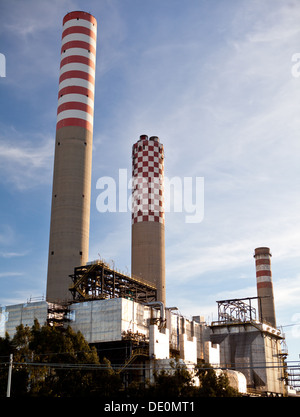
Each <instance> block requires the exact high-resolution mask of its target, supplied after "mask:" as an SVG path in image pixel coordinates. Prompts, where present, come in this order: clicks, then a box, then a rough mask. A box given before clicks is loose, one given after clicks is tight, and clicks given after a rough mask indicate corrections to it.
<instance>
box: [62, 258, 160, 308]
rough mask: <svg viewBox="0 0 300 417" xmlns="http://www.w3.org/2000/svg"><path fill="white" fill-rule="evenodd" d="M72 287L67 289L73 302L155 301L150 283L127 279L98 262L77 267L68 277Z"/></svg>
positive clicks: (153, 289)
mask: <svg viewBox="0 0 300 417" xmlns="http://www.w3.org/2000/svg"><path fill="white" fill-rule="evenodd" d="M70 277H71V278H72V281H73V285H72V286H71V287H70V288H69V290H70V291H71V293H72V296H73V300H74V301H88V300H103V299H107V298H121V297H122V298H128V299H131V300H133V301H137V302H150V301H156V300H157V289H156V286H155V285H154V284H152V283H149V282H147V281H145V280H143V279H140V278H137V277H129V276H127V275H124V274H123V273H121V272H118V271H116V270H114V269H111V267H110V266H109V265H108V264H106V263H105V262H102V261H98V262H95V263H93V264H88V265H83V266H79V267H77V268H75V269H74V274H73V275H70Z"/></svg>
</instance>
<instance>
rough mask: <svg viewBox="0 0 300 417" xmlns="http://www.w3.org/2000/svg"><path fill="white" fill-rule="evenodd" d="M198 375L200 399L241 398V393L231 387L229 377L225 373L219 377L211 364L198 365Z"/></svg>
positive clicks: (197, 392)
mask: <svg viewBox="0 0 300 417" xmlns="http://www.w3.org/2000/svg"><path fill="white" fill-rule="evenodd" d="M196 375H197V377H198V378H199V382H200V387H199V388H198V389H197V391H196V394H197V395H198V396H200V397H236V396H239V393H238V392H237V391H236V390H235V389H234V388H232V387H231V386H230V385H229V380H228V377H227V376H226V375H225V374H223V373H221V374H220V375H217V374H216V371H215V370H214V369H213V368H212V367H211V365H209V364H203V365H201V364H198V366H197V370H196Z"/></svg>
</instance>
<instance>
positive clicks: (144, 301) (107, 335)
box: [0, 11, 288, 396]
mask: <svg viewBox="0 0 300 417" xmlns="http://www.w3.org/2000/svg"><path fill="white" fill-rule="evenodd" d="M96 40H97V22H96V19H95V18H94V17H93V16H92V15H90V14H89V13H85V12H79V11H74V12H71V13H68V14H67V15H66V16H65V17H64V19H63V30H62V46H61V62H60V76H59V88H58V109H57V125H56V138H55V158H54V173H53V191H52V208H51V225H50V241H49V260H48V276H47V292H46V300H42V301H31V302H27V303H25V304H17V305H10V306H5V307H0V337H4V335H5V333H6V332H8V334H9V335H10V336H13V335H14V333H15V331H16V326H18V325H19V324H21V323H22V324H24V325H28V326H32V325H33V323H34V320H35V319H37V320H38V321H39V322H40V323H41V324H44V323H49V324H51V325H56V326H66V325H70V326H71V327H72V328H73V329H74V330H75V331H80V332H81V333H82V334H83V336H84V337H85V339H86V340H87V342H88V343H90V344H91V345H93V346H95V347H96V348H97V351H98V353H99V355H100V356H102V357H106V358H108V359H109V360H110V361H111V363H112V366H113V367H114V368H115V369H116V371H117V372H118V373H120V374H121V375H122V378H123V381H124V384H128V383H130V382H131V381H133V380H136V381H138V382H145V381H146V380H150V381H151V380H152V378H153V372H154V371H155V370H159V369H164V368H169V367H170V363H171V361H172V360H174V358H179V359H180V361H181V362H182V363H184V364H186V366H187V368H188V369H189V370H190V371H191V372H193V369H194V368H195V366H196V365H197V363H199V362H200V363H203V364H210V365H211V366H213V367H215V369H216V371H217V372H225V373H226V374H227V376H228V378H229V381H230V383H231V384H232V386H233V387H234V388H236V389H237V390H239V391H240V393H242V394H244V395H274V396H277V395H278V396H283V395H287V393H288V386H287V375H286V365H285V359H286V355H287V351H286V348H285V338H284V334H283V333H282V331H281V330H280V329H279V328H278V327H277V324H276V316H275V306H274V294H273V285H272V273H271V253H270V249H269V248H267V247H262V248H256V249H255V252H254V259H255V266H256V283H257V295H256V296H255V297H248V298H247V297H246V296H247V295H245V298H242V299H229V300H219V301H217V306H218V318H217V320H216V321H214V322H212V323H206V322H205V319H204V317H203V316H201V315H198V314H199V312H195V316H193V317H192V318H191V319H187V318H186V317H184V316H182V315H181V314H179V312H178V309H177V307H176V306H168V304H167V296H166V293H167V288H166V283H165V269H166V265H165V216H164V148H163V145H162V143H161V142H160V140H159V138H158V137H157V136H150V137H148V136H147V135H144V134H143V135H141V136H140V138H139V140H138V141H137V142H136V143H134V144H133V146H132V150H131V156H132V179H133V187H132V224H131V275H129V274H127V275H126V274H123V273H121V272H120V271H118V270H117V269H116V268H115V267H114V266H113V267H112V266H111V265H110V264H108V263H106V262H105V261H103V260H95V261H89V254H88V251H89V226H90V224H89V223H90V194H91V169H92V142H93V115H94V87H95V63H96ZM128 157H130V149H129V152H128ZM249 259H251V258H250V254H249ZM199 310H201V306H199ZM133 364H134V365H135V366H134V367H133V366H132V365H133Z"/></svg>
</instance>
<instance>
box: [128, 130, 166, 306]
mask: <svg viewBox="0 0 300 417" xmlns="http://www.w3.org/2000/svg"><path fill="white" fill-rule="evenodd" d="M163 191H164V147H163V145H162V144H161V143H160V142H159V138H158V137H157V136H151V137H150V138H149V139H148V136H147V135H141V136H140V139H139V140H138V141H137V142H136V143H135V144H134V145H133V147H132V248H131V249H132V252H131V272H132V275H134V276H136V277H137V278H144V279H145V280H147V281H150V282H152V283H154V284H155V285H156V287H157V299H158V301H162V302H163V303H165V301H166V289H165V212H164V192H163Z"/></svg>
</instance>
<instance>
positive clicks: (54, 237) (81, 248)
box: [46, 11, 97, 302]
mask: <svg viewBox="0 0 300 417" xmlns="http://www.w3.org/2000/svg"><path fill="white" fill-rule="evenodd" d="M96 38H97V21H96V19H95V18H94V17H93V16H92V15H90V14H89V13H85V12H81V11H74V12H71V13H68V14H67V15H66V16H65V17H64V19H63V33H62V47H61V61H60V77H59V88H58V89H59V92H58V107H57V125H56V140H55V157H54V172H53V189H52V207H51V225H50V241H49V259H48V277H47V295H46V299H47V301H49V302H62V301H66V300H69V299H71V294H70V292H69V290H68V289H69V286H70V285H71V280H70V277H69V275H70V274H72V273H73V272H74V267H75V266H79V265H83V264H85V263H86V262H87V261H88V251H89V225H90V196H91V170H92V141H93V118H94V86H95V64H96Z"/></svg>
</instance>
